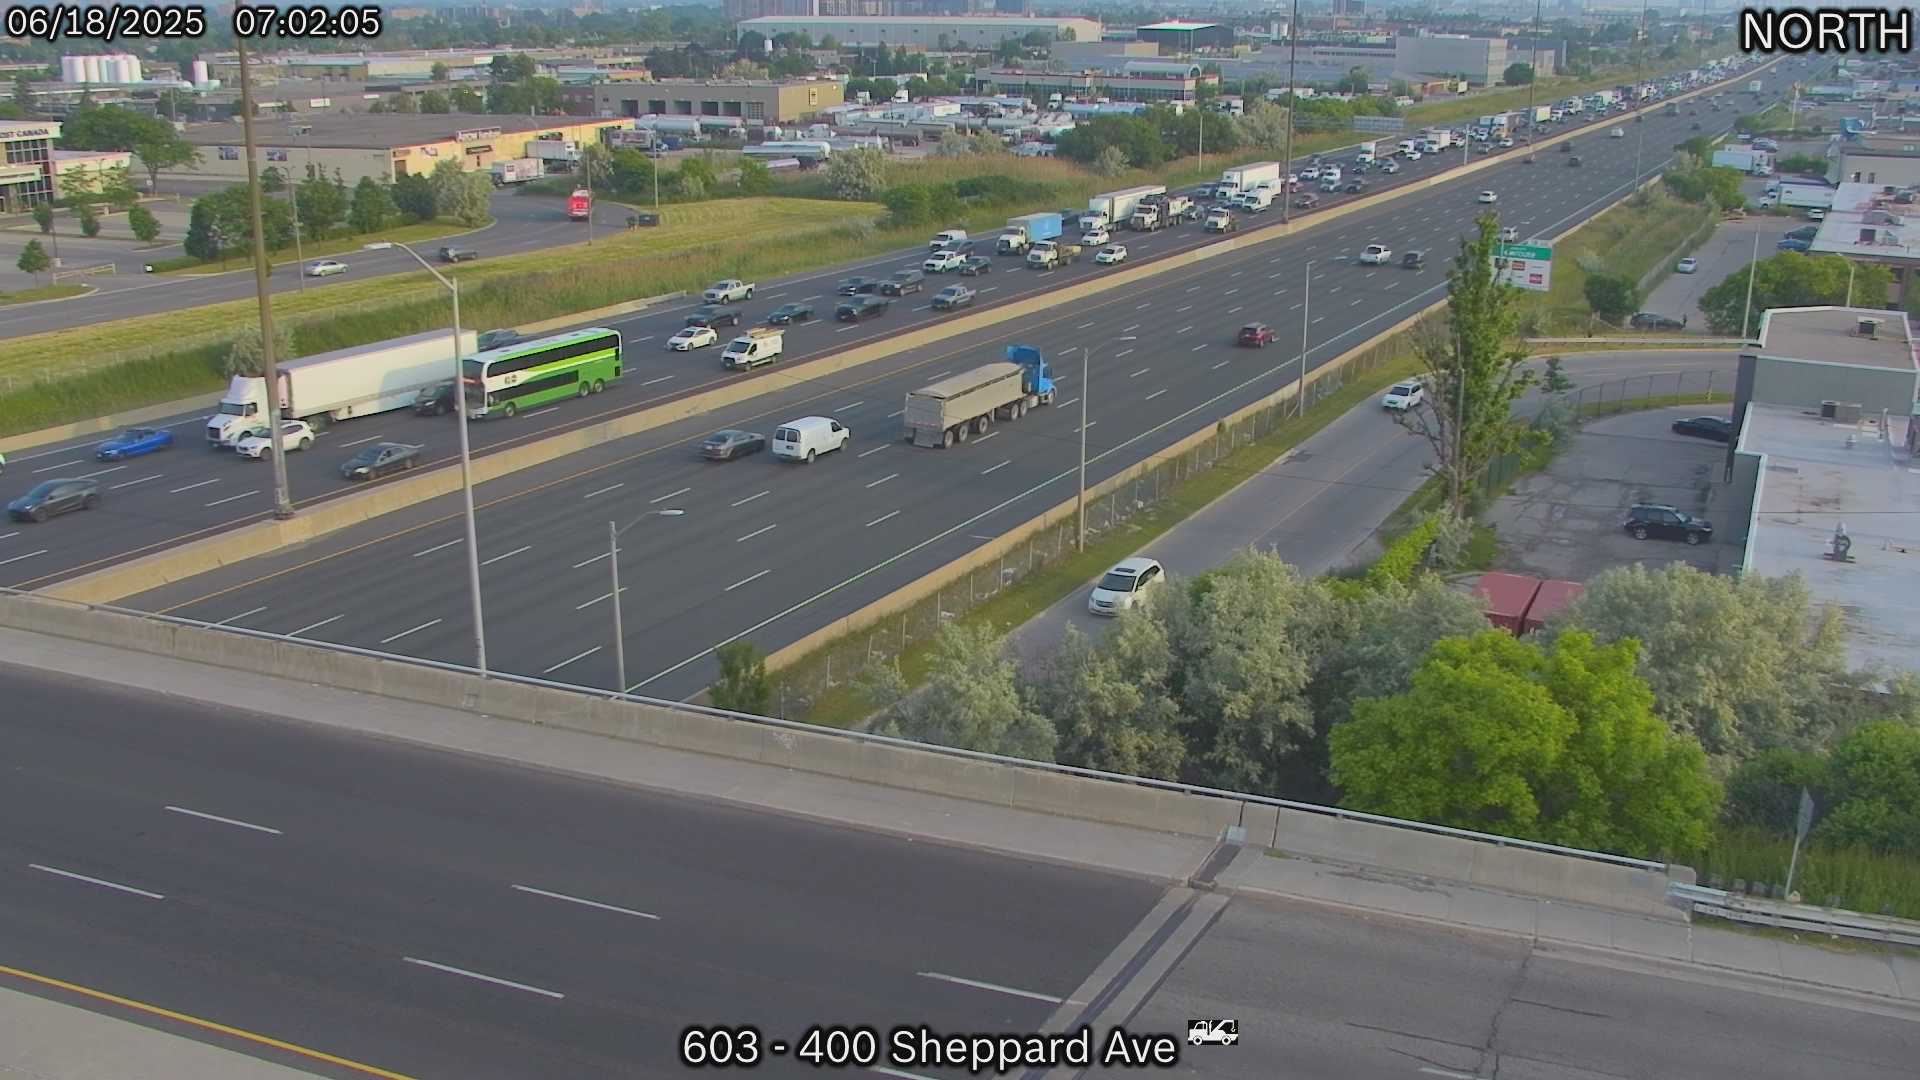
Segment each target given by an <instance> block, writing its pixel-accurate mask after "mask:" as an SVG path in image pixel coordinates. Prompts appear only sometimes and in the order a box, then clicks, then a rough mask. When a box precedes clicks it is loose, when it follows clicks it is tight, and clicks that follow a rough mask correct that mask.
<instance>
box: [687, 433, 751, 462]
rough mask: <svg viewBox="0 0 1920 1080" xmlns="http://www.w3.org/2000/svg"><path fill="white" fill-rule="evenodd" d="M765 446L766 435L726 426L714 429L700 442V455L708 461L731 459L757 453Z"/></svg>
mask: <svg viewBox="0 0 1920 1080" xmlns="http://www.w3.org/2000/svg"><path fill="white" fill-rule="evenodd" d="M766 448H767V437H766V436H765V435H761V434H758V433H756V432H752V431H740V430H738V429H735V428H728V429H727V430H725V431H716V432H714V433H713V434H711V435H709V436H707V437H706V439H705V441H703V442H701V444H700V456H701V457H704V458H706V459H707V460H709V461H732V460H733V459H734V458H737V457H745V456H747V455H748V454H757V453H759V452H760V451H762V450H765V449H766Z"/></svg>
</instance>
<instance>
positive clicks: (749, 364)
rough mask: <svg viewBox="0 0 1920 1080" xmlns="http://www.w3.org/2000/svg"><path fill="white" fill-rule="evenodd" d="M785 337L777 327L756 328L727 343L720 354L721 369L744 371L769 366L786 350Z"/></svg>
mask: <svg viewBox="0 0 1920 1080" xmlns="http://www.w3.org/2000/svg"><path fill="white" fill-rule="evenodd" d="M786 347H787V346H786V336H785V335H784V334H783V333H782V332H781V330H780V328H779V327H777V326H756V327H754V328H753V329H751V330H749V331H747V332H746V333H744V334H742V335H740V336H739V337H737V338H734V339H733V341H732V342H730V343H728V345H727V351H726V352H723V353H721V354H720V363H721V365H722V366H723V367H727V368H731V369H733V370H736V371H746V370H748V369H750V368H756V367H759V366H760V365H761V364H771V363H773V362H774V361H775V360H776V359H778V358H779V356H780V354H781V352H783V351H784V350H785V349H786Z"/></svg>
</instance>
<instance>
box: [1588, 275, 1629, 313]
mask: <svg viewBox="0 0 1920 1080" xmlns="http://www.w3.org/2000/svg"><path fill="white" fill-rule="evenodd" d="M1582 288H1583V290H1584V291H1585V293H1586V296H1587V306H1588V307H1590V308H1592V309H1593V312H1594V314H1596V315H1598V316H1600V317H1601V318H1603V319H1605V320H1607V321H1608V322H1610V323H1614V324H1616V325H1617V324H1619V323H1620V322H1621V320H1623V319H1625V318H1626V317H1627V316H1629V315H1631V314H1633V313H1634V312H1635V311H1636V310H1638V309H1639V307H1640V295H1639V290H1637V289H1635V288H1634V287H1633V282H1632V281H1630V280H1628V279H1627V278H1626V277H1625V276H1624V275H1621V274H1607V273H1599V274H1588V275H1587V280H1586V284H1585V285H1584V286H1582Z"/></svg>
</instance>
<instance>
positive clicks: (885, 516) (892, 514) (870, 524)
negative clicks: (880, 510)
mask: <svg viewBox="0 0 1920 1080" xmlns="http://www.w3.org/2000/svg"><path fill="white" fill-rule="evenodd" d="M899 516H900V511H898V510H889V511H887V512H886V513H884V514H882V515H880V516H879V517H877V518H874V519H873V520H872V521H869V522H867V528H869V529H871V528H873V527H874V526H875V525H878V524H880V523H881V522H883V521H889V520H891V519H893V518H897V517H899Z"/></svg>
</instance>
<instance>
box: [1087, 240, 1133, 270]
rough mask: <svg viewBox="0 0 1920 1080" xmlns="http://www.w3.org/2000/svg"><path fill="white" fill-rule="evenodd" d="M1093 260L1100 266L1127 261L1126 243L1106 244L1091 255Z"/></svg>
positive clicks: (1114, 264)
mask: <svg viewBox="0 0 1920 1080" xmlns="http://www.w3.org/2000/svg"><path fill="white" fill-rule="evenodd" d="M1093 261H1094V262H1097V263H1099V264H1100V265H1101V266H1117V265H1119V264H1120V263H1123V262H1126V261H1127V245H1125V244H1108V245H1107V246H1106V247H1103V248H1101V249H1100V250H1099V251H1097V252H1095V253H1094V255H1093Z"/></svg>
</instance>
